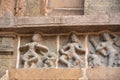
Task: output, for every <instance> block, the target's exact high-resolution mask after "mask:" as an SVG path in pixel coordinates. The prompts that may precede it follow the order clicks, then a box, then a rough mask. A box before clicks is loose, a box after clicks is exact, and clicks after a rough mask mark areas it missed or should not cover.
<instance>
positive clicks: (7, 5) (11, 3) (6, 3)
mask: <svg viewBox="0 0 120 80" xmlns="http://www.w3.org/2000/svg"><path fill="white" fill-rule="evenodd" d="M14 7H15V0H0V16H3V15H4V14H5V13H6V12H8V13H9V14H11V15H14V13H15V11H14Z"/></svg>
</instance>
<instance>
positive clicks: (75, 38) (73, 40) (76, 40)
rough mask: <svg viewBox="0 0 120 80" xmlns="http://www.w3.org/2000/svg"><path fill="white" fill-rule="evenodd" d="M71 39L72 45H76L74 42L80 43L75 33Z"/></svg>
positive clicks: (71, 35)
mask: <svg viewBox="0 0 120 80" xmlns="http://www.w3.org/2000/svg"><path fill="white" fill-rule="evenodd" d="M69 38H70V42H71V43H74V42H76V43H78V42H79V39H78V38H77V36H76V35H75V34H74V33H71V34H70V37H69Z"/></svg>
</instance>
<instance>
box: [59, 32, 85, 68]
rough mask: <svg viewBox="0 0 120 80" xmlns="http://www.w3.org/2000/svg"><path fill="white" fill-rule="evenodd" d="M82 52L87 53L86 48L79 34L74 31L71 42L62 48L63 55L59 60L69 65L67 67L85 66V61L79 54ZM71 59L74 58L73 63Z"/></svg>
mask: <svg viewBox="0 0 120 80" xmlns="http://www.w3.org/2000/svg"><path fill="white" fill-rule="evenodd" d="M80 53H85V50H84V49H83V46H82V45H81V43H80V42H79V39H78V38H77V36H76V35H75V34H74V33H72V34H71V35H70V41H69V43H67V44H66V45H64V46H63V47H62V48H61V49H60V54H61V56H60V59H59V60H60V61H61V62H62V63H64V64H65V65H67V67H76V66H81V67H83V64H84V61H83V60H82V59H81V57H80V56H79V55H78V54H80ZM71 60H74V62H73V63H71Z"/></svg>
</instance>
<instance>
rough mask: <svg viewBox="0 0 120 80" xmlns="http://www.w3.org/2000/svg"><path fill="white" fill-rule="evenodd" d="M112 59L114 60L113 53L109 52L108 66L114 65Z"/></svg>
mask: <svg viewBox="0 0 120 80" xmlns="http://www.w3.org/2000/svg"><path fill="white" fill-rule="evenodd" d="M114 60H115V53H111V54H109V64H108V66H109V67H113V66H114V65H113V64H114Z"/></svg>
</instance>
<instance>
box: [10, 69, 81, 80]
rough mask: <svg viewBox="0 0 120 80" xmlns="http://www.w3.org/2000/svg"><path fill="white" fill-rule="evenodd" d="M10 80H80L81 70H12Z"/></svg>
mask: <svg viewBox="0 0 120 80" xmlns="http://www.w3.org/2000/svg"><path fill="white" fill-rule="evenodd" d="M9 75H10V80H79V78H81V77H82V76H83V74H82V70H80V69H52V68H51V69H11V70H10V73H9Z"/></svg>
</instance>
